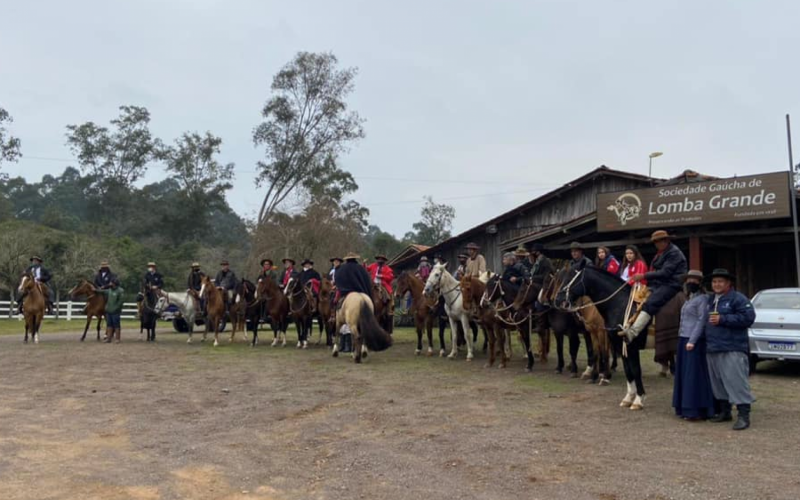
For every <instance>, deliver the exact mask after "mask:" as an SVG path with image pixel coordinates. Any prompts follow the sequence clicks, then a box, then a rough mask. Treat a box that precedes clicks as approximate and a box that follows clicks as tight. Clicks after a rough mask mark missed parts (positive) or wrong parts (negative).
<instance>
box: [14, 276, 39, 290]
mask: <svg viewBox="0 0 800 500" xmlns="http://www.w3.org/2000/svg"><path fill="white" fill-rule="evenodd" d="M34 286H36V278H34V277H33V275H32V274H31V273H22V276H21V277H20V280H19V287H18V289H17V290H18V291H19V292H20V293H22V292H25V291H28V290H31V289H32V288H33V287H34Z"/></svg>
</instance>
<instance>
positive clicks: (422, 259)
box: [419, 255, 428, 262]
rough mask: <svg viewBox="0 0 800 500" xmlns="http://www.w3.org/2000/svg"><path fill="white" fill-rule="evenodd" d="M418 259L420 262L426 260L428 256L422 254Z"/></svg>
mask: <svg viewBox="0 0 800 500" xmlns="http://www.w3.org/2000/svg"><path fill="white" fill-rule="evenodd" d="M419 260H420V262H428V257H426V256H424V255H423V256H422V257H420V258H419Z"/></svg>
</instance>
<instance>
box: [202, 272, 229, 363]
mask: <svg viewBox="0 0 800 500" xmlns="http://www.w3.org/2000/svg"><path fill="white" fill-rule="evenodd" d="M201 283H202V285H201V287H200V297H201V298H204V299H205V300H206V329H205V330H203V341H204V342H205V340H206V336H207V335H208V332H209V331H210V330H212V329H213V331H214V347H216V346H218V345H219V327H220V325H221V324H222V321H223V320H224V319H225V297H224V295H223V294H224V293H225V292H223V291H222V290H220V289H219V288H217V287H216V286H214V283H212V282H211V278H209V277H208V276H203V278H202V280H201Z"/></svg>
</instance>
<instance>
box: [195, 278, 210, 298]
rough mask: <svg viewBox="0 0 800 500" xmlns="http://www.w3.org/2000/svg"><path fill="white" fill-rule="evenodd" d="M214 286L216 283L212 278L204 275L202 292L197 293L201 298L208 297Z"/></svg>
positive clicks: (201, 285) (201, 280) (201, 286)
mask: <svg viewBox="0 0 800 500" xmlns="http://www.w3.org/2000/svg"><path fill="white" fill-rule="evenodd" d="M212 288H214V283H212V282H211V278H209V277H208V276H203V277H202V278H200V292H199V293H198V294H197V295H198V297H199V298H201V299H202V298H204V297H206V295H208V292H209V291H210V290H211V289H212Z"/></svg>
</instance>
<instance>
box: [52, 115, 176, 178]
mask: <svg viewBox="0 0 800 500" xmlns="http://www.w3.org/2000/svg"><path fill="white" fill-rule="evenodd" d="M119 109H120V115H119V117H118V118H115V119H113V120H111V125H112V126H113V128H114V130H109V129H108V128H106V127H101V126H99V125H96V124H95V123H94V122H86V123H84V124H82V125H67V131H68V132H67V146H68V147H69V149H70V151H72V154H74V155H75V156H76V157H77V158H78V163H79V165H80V167H81V170H82V171H83V172H89V174H90V175H92V176H93V177H94V178H95V181H96V188H98V189H99V191H101V192H107V191H108V190H109V189H113V188H116V190H117V191H120V190H124V189H129V188H130V187H131V186H132V185H133V183H134V182H136V181H137V180H138V179H139V178H141V177H142V176H143V175H144V174H145V172H147V166H148V163H150V162H151V161H153V160H156V159H157V158H158V156H159V151H160V145H161V142H160V141H159V140H158V139H155V138H153V135H152V134H151V133H150V128H149V127H150V112H149V111H147V108H143V107H140V106H120V108H119Z"/></svg>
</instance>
